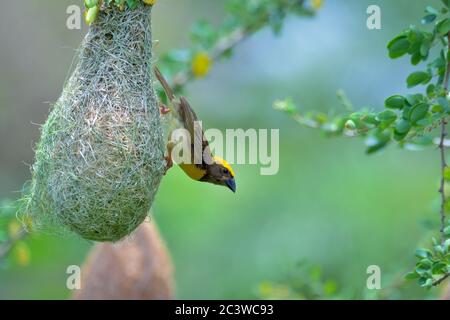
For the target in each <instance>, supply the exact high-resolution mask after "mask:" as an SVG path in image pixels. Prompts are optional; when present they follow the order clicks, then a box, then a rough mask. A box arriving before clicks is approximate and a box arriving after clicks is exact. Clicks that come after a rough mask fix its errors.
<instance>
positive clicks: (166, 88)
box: [154, 66, 175, 101]
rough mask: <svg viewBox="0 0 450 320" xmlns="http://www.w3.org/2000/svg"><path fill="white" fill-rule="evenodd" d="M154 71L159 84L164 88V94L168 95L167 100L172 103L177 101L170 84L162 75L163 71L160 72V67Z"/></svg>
mask: <svg viewBox="0 0 450 320" xmlns="http://www.w3.org/2000/svg"><path fill="white" fill-rule="evenodd" d="M154 70H155V76H156V78H157V79H158V81H159V83H161V86H162V87H163V89H164V92H165V93H166V95H167V98H168V99H169V100H170V101H173V100H174V99H175V95H174V93H173V91H172V89H171V88H170V86H169V84H168V83H167V81H166V79H165V78H164V76H163V75H162V73H161V71H159V69H158V67H156V66H155V68H154Z"/></svg>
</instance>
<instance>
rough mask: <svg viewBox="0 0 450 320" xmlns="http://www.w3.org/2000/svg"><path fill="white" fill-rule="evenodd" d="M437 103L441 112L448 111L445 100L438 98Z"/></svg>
mask: <svg viewBox="0 0 450 320" xmlns="http://www.w3.org/2000/svg"><path fill="white" fill-rule="evenodd" d="M437 102H438V103H439V105H440V106H441V107H442V108H443V110H448V109H449V105H448V100H447V98H444V97H439V98H437Z"/></svg>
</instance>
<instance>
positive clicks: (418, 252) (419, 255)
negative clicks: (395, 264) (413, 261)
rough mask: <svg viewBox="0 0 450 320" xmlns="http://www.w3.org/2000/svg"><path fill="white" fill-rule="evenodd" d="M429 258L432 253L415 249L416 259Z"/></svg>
mask: <svg viewBox="0 0 450 320" xmlns="http://www.w3.org/2000/svg"><path fill="white" fill-rule="evenodd" d="M431 256H432V253H431V251H430V250H428V249H417V250H416V257H417V258H430V257H431Z"/></svg>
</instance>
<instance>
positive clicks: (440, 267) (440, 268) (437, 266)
mask: <svg viewBox="0 0 450 320" xmlns="http://www.w3.org/2000/svg"><path fill="white" fill-rule="evenodd" d="M431 273H432V274H445V273H447V264H446V263H444V262H442V261H438V262H435V263H433V267H432V268H431Z"/></svg>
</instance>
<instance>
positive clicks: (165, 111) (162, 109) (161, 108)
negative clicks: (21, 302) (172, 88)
mask: <svg viewBox="0 0 450 320" xmlns="http://www.w3.org/2000/svg"><path fill="white" fill-rule="evenodd" d="M170 111H172V110H171V109H170V108H168V107H167V106H166V105H164V104H162V103H161V104H160V105H159V112H160V113H161V114H162V115H166V114H168V113H169V112H170Z"/></svg>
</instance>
